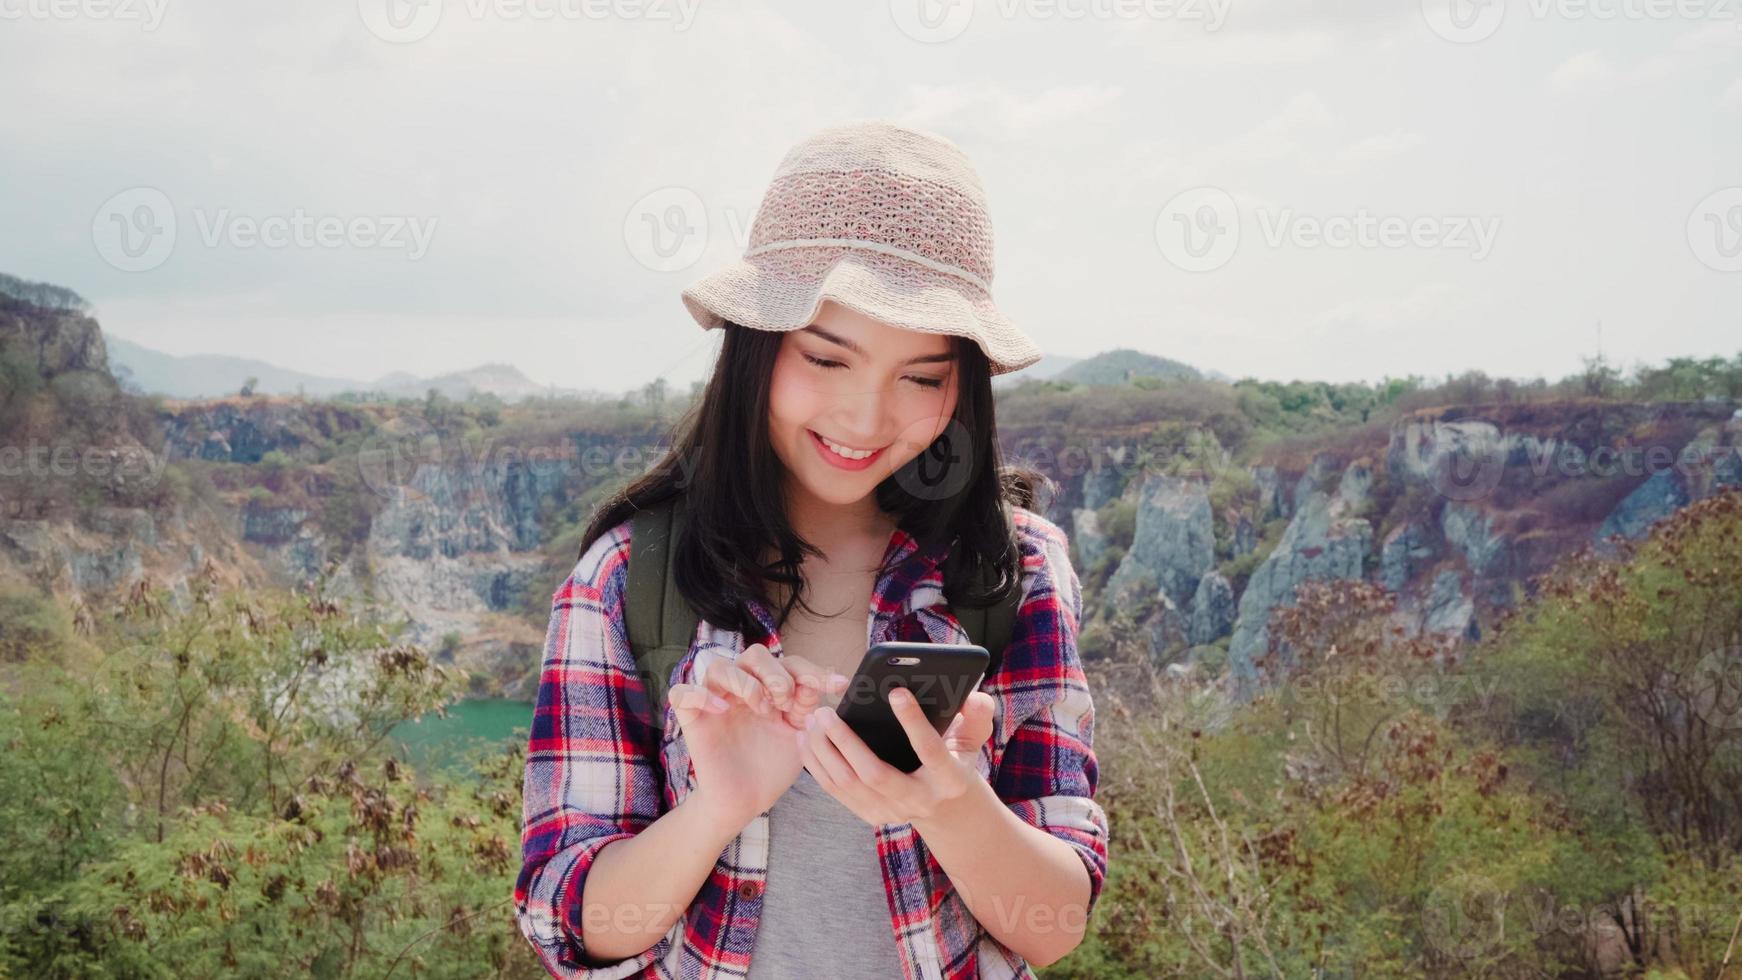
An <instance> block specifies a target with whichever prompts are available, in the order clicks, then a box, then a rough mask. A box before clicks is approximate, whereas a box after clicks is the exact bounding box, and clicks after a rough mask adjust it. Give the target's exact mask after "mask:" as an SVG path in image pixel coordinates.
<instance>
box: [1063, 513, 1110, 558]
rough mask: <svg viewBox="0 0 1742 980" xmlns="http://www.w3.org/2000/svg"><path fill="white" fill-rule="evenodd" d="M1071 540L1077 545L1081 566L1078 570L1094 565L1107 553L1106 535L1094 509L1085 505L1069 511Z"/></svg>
mask: <svg viewBox="0 0 1742 980" xmlns="http://www.w3.org/2000/svg"><path fill="white" fill-rule="evenodd" d="M1071 541H1072V542H1073V543H1074V544H1076V546H1077V559H1078V561H1079V562H1080V563H1081V564H1082V566H1083V567H1082V569H1080V570H1079V571H1087V570H1088V569H1091V568H1093V567H1095V564H1096V563H1097V562H1099V561H1100V560H1101V556H1102V555H1104V554H1106V553H1107V535H1106V534H1104V533H1102V531H1101V519H1100V516H1099V515H1098V514H1097V513H1096V512H1095V511H1093V510H1090V509H1089V508H1087V507H1078V508H1076V509H1075V510H1073V511H1071Z"/></svg>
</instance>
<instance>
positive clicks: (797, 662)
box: [780, 654, 847, 707]
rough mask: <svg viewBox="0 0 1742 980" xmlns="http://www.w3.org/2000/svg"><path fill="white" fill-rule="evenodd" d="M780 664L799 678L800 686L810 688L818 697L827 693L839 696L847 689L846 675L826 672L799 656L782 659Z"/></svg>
mask: <svg viewBox="0 0 1742 980" xmlns="http://www.w3.org/2000/svg"><path fill="white" fill-rule="evenodd" d="M780 662H781V663H783V664H785V665H786V671H787V673H789V674H791V675H792V676H793V677H795V678H797V679H798V681H799V683H800V684H803V685H806V686H808V687H810V688H811V689H812V690H813V691H814V692H816V693H817V694H818V695H820V694H822V693H825V692H826V693H831V694H839V693H841V692H842V691H845V690H846V689H847V677H846V675H844V674H837V673H835V672H833V671H829V670H824V669H823V668H822V667H819V666H818V665H817V664H815V663H813V662H811V661H810V660H807V659H805V658H804V657H801V656H798V655H797V654H789V655H787V656H784V657H781V658H780ZM819 700H820V697H819ZM813 707H814V705H813Z"/></svg>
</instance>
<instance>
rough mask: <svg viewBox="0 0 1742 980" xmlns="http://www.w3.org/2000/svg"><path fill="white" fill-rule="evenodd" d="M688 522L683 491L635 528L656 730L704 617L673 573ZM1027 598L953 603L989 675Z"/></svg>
mask: <svg viewBox="0 0 1742 980" xmlns="http://www.w3.org/2000/svg"><path fill="white" fill-rule="evenodd" d="M683 522H684V497H683V495H682V494H679V495H678V496H676V497H673V498H670V499H669V500H666V501H662V502H660V503H658V504H655V505H653V506H651V507H645V508H642V509H641V510H639V511H637V512H636V513H635V517H634V524H633V525H632V526H631V529H630V538H629V569H628V584H627V591H628V594H627V596H626V597H625V599H624V609H623V615H624V621H625V622H624V625H625V626H627V628H628V631H629V645H630V646H631V648H633V649H634V651H635V663H636V664H637V665H638V666H639V667H640V669H641V673H642V676H643V679H644V680H645V681H646V683H647V691H648V700H649V702H650V704H651V705H652V707H653V727H654V730H655V731H656V732H659V731H660V730H661V729H663V727H664V725H665V705H666V699H667V696H668V695H669V694H670V686H671V671H672V668H673V667H675V666H677V662H678V661H679V660H681V659H683V655H684V654H685V653H688V652H689V648H690V642H691V641H692V640H693V639H694V638H695V635H696V626H697V623H698V621H699V617H698V616H697V615H696V611H695V610H694V609H692V608H691V607H690V604H689V602H688V601H686V600H685V599H684V597H683V593H682V592H680V591H678V588H677V576H676V575H674V574H673V573H672V567H673V555H674V554H675V553H676V551H677V549H676V547H675V543H676V541H677V538H678V532H679V530H680V529H681V528H682V527H683ZM989 576H990V573H989V572H988V571H987V569H986V566H985V565H984V564H982V565H981V566H980V568H979V573H978V575H977V576H976V577H977V579H978V582H977V584H978V585H979V586H980V590H981V591H984V589H986V588H987V587H989V585H990V583H989V582H988V581H987V580H988V578H989ZM1021 601H1022V589H1021V588H1014V589H1011V590H1010V596H1009V597H1008V598H1007V599H1006V600H1005V601H1004V602H1001V603H999V604H998V605H996V606H968V607H964V608H963V609H961V610H957V609H956V608H955V607H954V606H951V607H950V613H951V615H953V616H955V617H956V620H957V622H959V623H961V624H962V628H963V629H964V630H966V631H967V634H968V638H969V640H970V642H972V643H976V644H978V645H980V646H983V647H985V648H986V651H987V652H988V653H990V654H991V655H992V660H991V662H990V663H989V664H987V666H986V676H987V677H991V676H992V674H993V673H994V672H995V671H996V670H997V669H998V664H999V663H1000V661H1001V660H1002V659H1003V654H1004V648H1005V647H1006V646H1008V645H1009V644H1010V637H1011V633H1012V632H1013V630H1014V629H1015V624H1016V609H1017V606H1018V605H1019V604H1020V603H1021Z"/></svg>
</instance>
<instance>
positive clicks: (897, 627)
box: [514, 508, 1107, 980]
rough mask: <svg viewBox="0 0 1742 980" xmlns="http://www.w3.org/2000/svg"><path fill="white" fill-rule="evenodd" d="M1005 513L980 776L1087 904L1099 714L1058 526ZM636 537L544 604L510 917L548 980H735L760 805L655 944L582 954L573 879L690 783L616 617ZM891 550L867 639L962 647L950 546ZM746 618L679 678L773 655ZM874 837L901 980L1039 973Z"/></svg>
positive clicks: (741, 967)
mask: <svg viewBox="0 0 1742 980" xmlns="http://www.w3.org/2000/svg"><path fill="white" fill-rule="evenodd" d="M1013 514H1014V519H1015V525H1016V528H1017V536H1018V539H1019V542H1020V546H1021V555H1022V569H1023V571H1022V586H1021V587H1022V589H1023V599H1022V601H1021V604H1020V606H1019V608H1018V611H1017V618H1016V623H1015V628H1014V632H1013V634H1012V637H1011V641H1010V645H1009V647H1008V648H1006V650H1005V652H1004V657H1003V661H1002V662H1001V664H1000V665H999V667H998V669H997V670H996V671H994V672H993V673H992V675H991V676H989V677H987V678H986V679H985V681H984V682H982V684H981V687H980V689H981V690H983V691H986V692H987V693H988V694H990V695H992V697H993V699H994V700H995V702H996V703H997V706H998V710H997V714H996V720H995V722H994V725H993V733H992V737H991V739H990V740H989V741H988V742H987V745H986V747H985V748H983V749H982V750H981V752H980V758H979V762H978V768H979V770H980V773H981V775H982V776H983V777H985V778H986V779H987V780H988V781H989V782H990V783H991V784H992V786H993V788H994V790H995V791H996V793H997V795H998V797H999V798H1000V799H1001V800H1003V801H1004V803H1005V804H1006V805H1007V806H1009V807H1010V809H1011V810H1012V811H1013V812H1015V813H1016V814H1017V815H1018V816H1019V817H1021V818H1022V819H1023V820H1025V821H1027V822H1028V823H1030V824H1032V825H1034V826H1036V827H1039V828H1040V829H1042V830H1044V831H1046V832H1047V833H1050V834H1052V835H1054V836H1056V837H1058V838H1060V839H1062V840H1064V841H1066V842H1067V843H1069V844H1070V845H1071V846H1072V847H1074V848H1075V849H1076V851H1077V853H1078V854H1079V855H1080V856H1081V858H1082V860H1083V864H1084V866H1085V867H1086V868H1087V869H1088V872H1089V881H1090V902H1091V908H1092V906H1093V902H1094V901H1095V900H1096V899H1097V898H1098V897H1099V896H1100V892H1101V887H1102V883H1103V881H1104V879H1105V877H1106V871H1107V818H1106V815H1105V813H1104V812H1103V810H1102V809H1101V807H1100V805H1099V804H1097V803H1096V802H1095V801H1094V798H1093V797H1094V792H1095V784H1096V781H1097V778H1098V771H1097V767H1096V763H1095V756H1094V752H1093V748H1092V743H1093V732H1094V707H1093V703H1092V701H1091V699H1090V695H1089V689H1088V686H1087V684H1086V683H1085V682H1084V678H1083V671H1082V666H1081V662H1080V661H1079V659H1078V655H1077V649H1076V633H1077V624H1078V621H1079V618H1080V616H1081V610H1082V597H1081V592H1080V586H1079V583H1078V580H1077V574H1076V571H1075V570H1074V569H1073V568H1072V567H1071V563H1070V560H1069V557H1068V552H1067V550H1066V545H1067V539H1066V537H1065V534H1064V532H1063V531H1062V530H1060V529H1059V528H1058V526H1057V525H1055V524H1053V523H1052V522H1051V521H1048V520H1047V519H1046V518H1044V517H1041V516H1040V515H1038V514H1035V513H1034V512H1032V511H1030V510H1027V509H1025V508H1013ZM629 530H630V522H629V521H624V522H623V523H621V524H619V525H618V526H617V527H615V528H613V529H611V530H610V531H609V532H607V533H605V534H604V535H602V536H601V537H600V538H599V539H598V540H597V541H595V542H594V543H593V544H592V546H590V547H589V548H588V549H587V551H586V553H585V554H584V555H582V556H581V558H580V560H579V561H578V562H577V563H576V565H575V568H574V571H573V573H572V574H570V576H569V577H568V579H567V580H566V581H564V582H563V584H562V585H561V587H559V588H558V589H557V590H556V592H555V594H554V595H553V596H552V601H551V619H550V629H549V633H548V636H547V638H546V640H545V651H544V661H543V667H542V672H541V675H540V680H539V689H538V701H537V706H536V707H535V709H534V712H533V719H532V728H531V736H530V740H529V743H528V747H527V748H528V751H527V758H526V774H525V787H524V794H525V795H524V810H523V819H522V840H521V843H522V859H523V863H522V865H521V869H520V873H519V875H518V877H517V880H516V881H515V884H514V905H515V917H516V920H517V921H518V923H519V927H520V930H521V932H522V933H524V934H525V936H526V937H527V939H528V940H529V941H531V943H532V945H533V948H534V949H535V950H536V951H537V953H538V956H539V959H540V960H541V962H542V963H543V964H544V967H545V969H546V970H548V971H549V972H550V973H551V975H552V976H556V977H565V978H573V977H585V978H593V980H613V978H620V977H662V978H675V977H684V978H694V980H709V978H716V977H744V976H745V975H746V974H747V971H748V969H749V964H750V953H751V949H752V947H753V944H754V942H755V936H756V925H757V919H758V916H759V915H760V911H761V907H762V889H763V888H764V885H765V882H766V880H767V869H768V814H767V813H766V812H765V813H763V814H762V815H761V816H759V817H757V818H756V819H755V820H754V821H752V822H751V823H750V824H749V826H747V827H745V828H744V830H743V831H742V832H741V833H740V834H739V835H738V836H737V838H736V839H734V840H733V841H732V843H730V844H729V845H727V847H726V849H725V850H724V851H723V852H722V853H721V854H720V856H719V858H718V860H717V861H716V862H715V865H714V870H713V872H712V873H711V874H710V875H709V877H708V879H707V881H706V882H705V883H704V884H703V885H702V888H701V891H700V892H699V893H698V894H697V895H696V897H695V899H694V900H693V901H692V902H691V903H690V905H689V907H688V909H687V910H686V912H685V914H684V916H683V917H682V918H680V919H679V920H678V921H677V922H676V923H675V924H674V925H673V926H672V928H671V931H670V932H669V933H667V934H666V935H665V936H663V937H662V938H660V940H659V941H658V942H656V943H655V944H654V945H653V946H652V947H651V948H649V949H648V950H646V951H645V952H643V953H641V954H640V955H638V956H634V957H630V958H628V959H624V960H620V961H617V962H614V963H609V964H605V965H601V966H596V967H595V966H590V965H588V964H587V963H586V962H585V961H584V960H583V959H582V956H581V950H582V948H583V947H584V944H585V942H586V936H585V934H584V932H583V930H582V928H581V924H582V918H581V895H582V885H583V883H584V882H585V881H586V877H587V873H588V870H589V869H590V868H591V867H592V864H593V859H594V858H595V857H596V856H597V855H598V853H599V851H600V850H601V849H602V848H603V847H605V845H607V844H609V843H611V842H612V841H615V840H618V839H621V838H625V837H630V836H633V835H634V834H635V833H637V832H638V831H640V830H641V829H643V828H645V827H646V826H648V825H649V824H651V823H652V822H653V821H654V820H655V819H657V818H658V817H659V816H660V815H661V814H662V813H665V812H666V811H667V810H669V809H671V808H672V807H675V806H677V805H678V804H680V803H681V802H682V801H683V800H684V798H685V797H686V796H687V795H688V794H689V792H690V791H691V790H692V789H693V788H694V786H695V781H694V771H693V769H692V768H691V766H690V761H689V754H688V752H687V751H686V749H685V746H684V740H683V735H682V733H681V732H680V731H679V730H678V725H677V722H676V720H675V718H674V717H673V715H672V713H671V712H670V709H669V707H668V708H667V709H666V710H667V714H666V716H665V727H664V736H663V739H658V737H657V736H656V733H655V729H654V728H653V727H652V725H651V724H649V721H650V719H651V715H649V714H648V711H649V708H648V696H647V691H646V688H645V685H644V684H643V683H642V681H641V679H640V677H639V675H638V674H637V672H636V669H635V662H634V655H633V653H632V652H631V649H630V645H629V639H628V632H627V630H626V629H625V627H624V623H623V607H624V600H625V592H624V590H625V584H626V582H627V575H626V569H627V567H628V563H629V537H630V534H629ZM896 552H899V554H896V555H895V558H894V561H895V564H894V566H893V567H892V569H891V570H890V571H889V572H886V573H885V574H884V575H883V577H882V578H881V579H880V580H879V581H878V583H877V587H876V589H875V590H874V592H873V593H872V598H871V609H870V615H869V617H868V619H867V623H866V644H867V646H868V647H869V645H871V644H874V643H878V642H882V641H884V640H910V641H918V642H933V643H966V642H969V640H968V636H967V633H966V631H965V630H963V629H962V627H961V625H960V624H959V623H958V622H957V621H956V619H955V617H953V616H951V615H950V613H949V606H948V605H947V604H946V603H945V601H944V596H943V578H942V572H941V569H940V568H939V567H938V565H939V563H940V562H941V561H942V559H943V558H944V557H945V556H946V555H947V553H948V546H947V545H942V546H938V547H934V548H932V549H928V550H923V551H922V550H921V549H919V548H918V544H917V541H916V539H914V538H913V537H912V536H911V535H909V534H907V533H906V532H905V531H902V530H900V529H897V530H896V531H895V532H894V534H893V535H892V536H891V538H890V542H889V545H888V549H887V550H886V551H885V557H886V558H888V557H890V555H891V554H892V553H896ZM751 612H752V614H753V615H754V616H755V618H756V620H757V621H758V623H759V624H760V627H761V633H760V635H758V636H755V637H750V638H748V639H746V637H745V636H743V635H742V634H740V633H738V632H735V631H727V630H721V629H718V628H716V627H714V626H713V625H712V624H710V623H708V622H707V621H706V620H703V621H701V622H700V623H698V624H697V628H696V636H695V638H694V641H693V642H692V643H691V645H690V649H689V651H688V653H686V654H685V656H684V657H683V658H682V659H681V660H680V661H679V662H678V664H677V665H676V666H675V667H674V668H673V671H672V679H673V682H674V683H683V682H689V681H690V680H691V678H692V677H694V676H696V674H697V672H698V671H699V670H700V669H701V668H702V667H703V666H704V665H705V664H706V663H707V662H708V661H709V659H710V658H715V657H726V658H736V657H737V656H738V654H739V653H740V652H741V651H742V650H743V649H744V647H745V646H747V645H749V644H750V643H754V642H762V643H763V644H764V645H766V646H767V647H768V649H769V652H770V653H772V654H773V655H774V656H776V657H778V656H780V655H781V650H780V639H779V636H778V634H777V633H776V632H775V628H774V626H775V624H774V618H773V614H772V613H771V612H770V610H769V609H767V608H766V607H765V606H764V605H763V604H761V603H759V602H752V603H751ZM656 741H657V744H656ZM866 831H867V833H872V834H874V835H875V839H876V844H877V850H878V854H879V856H880V857H881V858H882V865H883V869H884V876H883V877H884V886H885V889H886V891H887V894H888V897H889V907H890V910H891V911H890V928H891V930H892V932H893V934H894V938H895V941H896V944H897V947H898V951H899V954H900V957H901V960H902V962H903V969H904V976H905V980H921V978H926V980H941V978H951V980H956V978H968V977H1032V976H1033V973H1032V971H1031V970H1030V969H1029V967H1028V965H1027V963H1025V962H1024V961H1023V959H1022V958H1021V957H1020V956H1018V955H1017V954H1016V953H1014V952H1012V951H1011V950H1010V949H1008V948H1007V947H1005V946H1004V945H1003V944H1002V943H999V942H998V941H997V940H996V939H994V938H993V937H992V936H991V934H990V933H988V932H987V931H986V930H985V929H984V928H982V927H981V926H980V924H979V923H978V922H977V921H976V920H975V919H974V917H973V915H972V913H970V912H969V910H968V907H967V905H966V903H964V902H963V900H962V898H961V896H960V895H959V894H958V893H957V892H956V890H955V888H954V887H953V886H952V885H951V883H950V879H949V877H948V876H947V875H946V874H945V873H944V871H943V869H942V867H940V866H939V864H938V863H937V860H936V859H935V858H934V857H933V856H932V854H931V853H930V851H929V850H928V849H927V847H926V844H925V841H923V840H921V839H920V837H919V835H918V833H916V832H915V831H914V829H913V826H912V825H911V824H886V825H883V826H880V827H877V828H875V829H874V830H873V828H871V827H867V828H866Z"/></svg>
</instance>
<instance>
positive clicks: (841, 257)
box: [683, 119, 1041, 375]
mask: <svg viewBox="0 0 1742 980" xmlns="http://www.w3.org/2000/svg"><path fill="white" fill-rule="evenodd" d="M825 299H831V300H834V301H835V302H837V303H839V304H841V305H842V306H846V307H850V308H851V309H853V310H856V311H858V312H859V313H862V314H864V315H865V316H869V317H871V318H873V319H876V320H880V321H882V322H884V323H888V324H891V325H893V326H897V327H903V328H906V329H908V330H919V331H923V332H925V333H939V334H953V335H955V336H958V337H966V338H968V339H970V340H972V341H974V342H975V343H976V344H978V345H979V346H980V349H981V350H983V351H985V353H986V358H987V360H989V361H990V362H991V373H992V374H994V375H997V374H1007V373H1009V372H1011V371H1016V370H1020V369H1022V368H1025V367H1027V366H1029V365H1030V364H1033V363H1034V362H1035V361H1038V360H1040V357H1041V351H1040V348H1039V347H1037V346H1035V343H1034V341H1032V340H1030V339H1029V338H1028V336H1027V335H1026V334H1024V333H1023V332H1022V331H1021V330H1018V329H1017V328H1016V325H1015V324H1013V323H1011V322H1010V321H1009V320H1007V319H1005V317H1004V314H1002V313H1000V312H999V311H998V308H997V306H995V305H994V304H993V302H992V222H991V218H990V216H989V214H988V211H987V207H986V193H985V190H984V189H983V188H982V187H981V186H980V178H979V175H978V174H976V173H975V171H974V167H973V164H971V163H970V162H969V161H968V157H967V154H965V153H963V152H962V150H961V149H960V148H959V147H957V146H956V145H955V144H954V143H952V142H950V141H949V140H947V139H944V138H943V137H941V136H938V135H936V134H933V133H928V132H924V131H921V130H917V129H912V128H910V127H907V126H903V125H900V124H899V123H895V122H892V121H889V120H883V119H873V120H865V121H860V122H853V123H848V124H845V125H840V126H832V127H829V128H827V129H823V130H819V131H817V132H816V133H813V134H812V135H810V136H809V137H806V138H805V139H804V140H802V141H801V142H799V143H798V144H797V145H796V146H794V147H793V148H792V149H790V150H788V151H787V154H786V157H785V158H784V159H782V160H781V161H780V166H779V167H778V168H777V169H776V170H775V172H774V178H773V180H772V181H771V182H770V183H769V185H768V189H767V190H766V191H765V192H764V193H763V196H762V204H761V206H760V207H758V208H757V211H756V218H755V220H754V221H752V222H751V226H750V244H749V245H748V246H747V247H746V248H745V250H744V257H743V258H741V259H739V260H738V261H736V262H734V263H732V264H731V265H729V266H727V267H726V268H724V269H721V270H719V271H718V272H715V273H713V274H712V275H709V276H706V277H704V278H702V279H700V280H698V281H696V282H695V283H693V284H691V285H690V286H689V287H688V288H687V289H685V290H684V291H683V301H684V306H685V307H687V308H688V309H689V311H690V315H692V316H694V317H695V318H696V322H697V323H700V324H701V325H702V328H703V329H705V330H711V329H713V328H715V327H719V326H723V325H724V324H725V323H726V322H727V321H731V322H733V323H736V324H740V325H742V326H746V327H752V328H755V329H757V330H779V331H787V330H798V329H800V328H802V327H806V326H809V325H810V324H811V323H812V322H814V321H815V320H816V316H817V312H818V310H819V309H820V308H821V306H822V302H823V300H825Z"/></svg>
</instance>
